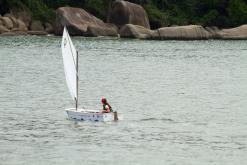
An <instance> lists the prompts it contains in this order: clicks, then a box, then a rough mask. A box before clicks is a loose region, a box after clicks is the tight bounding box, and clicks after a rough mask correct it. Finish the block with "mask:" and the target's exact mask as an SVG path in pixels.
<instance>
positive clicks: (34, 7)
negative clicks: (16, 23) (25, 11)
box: [23, 0, 52, 22]
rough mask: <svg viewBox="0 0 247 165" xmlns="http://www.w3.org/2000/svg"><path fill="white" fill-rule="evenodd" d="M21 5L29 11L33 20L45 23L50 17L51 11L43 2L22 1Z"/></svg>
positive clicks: (36, 0) (37, 0) (40, 0)
mask: <svg viewBox="0 0 247 165" xmlns="http://www.w3.org/2000/svg"><path fill="white" fill-rule="evenodd" d="M23 3H24V4H25V5H26V6H27V7H28V8H29V9H30V11H31V12H32V14H33V17H34V19H37V20H41V21H43V22H45V21H48V20H49V19H50V18H51V17H52V9H50V8H48V7H47V5H46V4H45V3H44V2H43V0H23Z"/></svg>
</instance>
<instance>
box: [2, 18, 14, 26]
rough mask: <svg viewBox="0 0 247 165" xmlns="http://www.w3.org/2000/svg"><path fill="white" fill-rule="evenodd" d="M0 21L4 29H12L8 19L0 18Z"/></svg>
mask: <svg viewBox="0 0 247 165" xmlns="http://www.w3.org/2000/svg"><path fill="white" fill-rule="evenodd" d="M0 20H1V22H2V24H3V26H5V27H6V28H8V29H12V28H13V27H14V25H13V22H12V20H11V19H10V18H9V17H0Z"/></svg>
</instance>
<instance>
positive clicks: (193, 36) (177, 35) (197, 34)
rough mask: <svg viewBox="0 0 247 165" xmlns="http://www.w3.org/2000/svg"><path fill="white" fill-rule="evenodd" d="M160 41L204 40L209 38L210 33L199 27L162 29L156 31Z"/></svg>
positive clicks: (188, 26)
mask: <svg viewBox="0 0 247 165" xmlns="http://www.w3.org/2000/svg"><path fill="white" fill-rule="evenodd" d="M157 32H158V34H159V37H158V38H157V39H161V40H170V39H174V40H204V39H209V38H210V36H211V35H210V33H209V32H208V31H206V30H205V29H204V28H203V27H202V26H200V25H187V26H176V27H163V28H159V29H157Z"/></svg>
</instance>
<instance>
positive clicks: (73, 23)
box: [54, 7, 107, 35]
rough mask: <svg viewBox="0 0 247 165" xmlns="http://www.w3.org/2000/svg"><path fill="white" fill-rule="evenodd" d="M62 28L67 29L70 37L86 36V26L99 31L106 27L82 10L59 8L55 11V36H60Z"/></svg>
mask: <svg viewBox="0 0 247 165" xmlns="http://www.w3.org/2000/svg"><path fill="white" fill-rule="evenodd" d="M64 26H66V27H67V29H68V31H69V33H70V35H86V31H87V28H88V26H91V27H95V28H97V27H98V28H99V29H100V28H104V27H107V26H106V25H105V23H104V22H103V21H102V20H100V19H98V18H96V17H95V16H93V15H92V14H90V13H88V12H86V11H85V10H83V9H80V8H73V7H60V8H58V9H57V10H56V19H55V28H54V32H55V34H56V35H61V34H62V32H63V28H64ZM99 31H100V30H99Z"/></svg>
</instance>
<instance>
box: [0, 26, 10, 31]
mask: <svg viewBox="0 0 247 165" xmlns="http://www.w3.org/2000/svg"><path fill="white" fill-rule="evenodd" d="M5 32H9V29H8V28H6V27H5V26H2V25H0V33H5Z"/></svg>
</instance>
